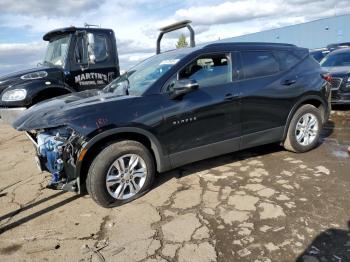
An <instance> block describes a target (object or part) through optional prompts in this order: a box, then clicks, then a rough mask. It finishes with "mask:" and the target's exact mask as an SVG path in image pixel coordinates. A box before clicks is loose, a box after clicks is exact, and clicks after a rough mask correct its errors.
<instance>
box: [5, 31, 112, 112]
mask: <svg viewBox="0 0 350 262" xmlns="http://www.w3.org/2000/svg"><path fill="white" fill-rule="evenodd" d="M78 32H87V33H97V34H102V35H105V36H106V39H107V46H108V49H109V50H108V51H109V57H108V59H106V60H105V61H102V62H100V63H96V64H90V65H81V64H78V63H77V62H76V61H75V60H74V47H75V45H76V42H77V39H78ZM67 34H70V35H71V40H70V42H69V47H68V53H67V56H66V61H65V63H64V66H63V67H59V66H53V65H48V66H38V67H37V68H32V69H28V70H25V71H20V72H15V73H11V74H7V75H4V76H1V77H0V107H4V108H7V107H12V108H16V107H30V106H32V105H33V104H34V102H35V101H36V98H38V96H39V95H41V94H43V92H45V93H46V94H47V95H48V96H49V97H53V96H50V92H51V93H52V94H53V92H55V93H54V94H56V93H57V94H67V93H72V92H77V91H82V90H86V89H96V88H98V89H101V88H103V87H104V86H105V85H107V84H108V83H109V82H110V81H111V80H113V79H114V78H116V77H118V76H119V60H118V54H117V46H116V40H115V36H114V33H113V31H112V30H110V29H101V28H75V27H69V28H62V29H56V30H53V31H51V32H49V33H47V34H45V35H44V37H43V39H44V40H45V41H50V39H52V38H54V37H57V36H60V35H67ZM39 71H46V72H47V73H48V75H47V77H45V78H41V79H33V80H23V79H21V76H23V75H25V74H28V73H33V72H39ZM85 73H102V74H104V75H107V76H108V81H105V83H104V84H103V85H97V86H96V85H86V86H79V84H78V83H76V81H75V77H76V76H77V75H80V74H85ZM20 88H21V89H25V90H26V91H27V96H26V98H25V99H24V100H21V101H10V102H8V101H2V100H1V96H2V94H3V93H4V92H6V91H9V90H13V89H20Z"/></svg>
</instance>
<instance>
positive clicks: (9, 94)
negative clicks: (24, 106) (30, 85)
mask: <svg viewBox="0 0 350 262" xmlns="http://www.w3.org/2000/svg"><path fill="white" fill-rule="evenodd" d="M26 96H27V90H25V89H13V90H9V91H6V92H5V93H4V94H3V95H2V98H1V100H2V101H7V102H10V101H21V100H23V99H25V98H26Z"/></svg>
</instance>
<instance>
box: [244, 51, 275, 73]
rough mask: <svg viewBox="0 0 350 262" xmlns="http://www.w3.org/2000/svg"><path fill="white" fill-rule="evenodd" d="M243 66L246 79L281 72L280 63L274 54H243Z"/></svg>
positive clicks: (252, 52)
mask: <svg viewBox="0 0 350 262" xmlns="http://www.w3.org/2000/svg"><path fill="white" fill-rule="evenodd" d="M241 55H242V64H243V72H244V77H245V78H255V77H262V76H269V75H273V74H275V73H277V72H278V71H280V68H279V63H278V61H277V59H276V57H275V56H274V55H273V53H272V52H268V51H247V52H242V53H241Z"/></svg>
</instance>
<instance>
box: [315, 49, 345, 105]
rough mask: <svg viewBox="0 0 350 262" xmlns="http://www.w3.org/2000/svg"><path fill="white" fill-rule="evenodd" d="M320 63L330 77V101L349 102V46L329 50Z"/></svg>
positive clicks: (336, 102)
mask: <svg viewBox="0 0 350 262" xmlns="http://www.w3.org/2000/svg"><path fill="white" fill-rule="evenodd" d="M320 64H321V66H322V68H323V69H324V70H326V71H328V72H329V73H330V75H331V77H332V80H331V83H332V103H333V104H350V48H341V49H337V50H335V51H333V52H331V53H330V54H329V55H328V56H326V57H325V58H324V59H323V60H322V61H321V63H320Z"/></svg>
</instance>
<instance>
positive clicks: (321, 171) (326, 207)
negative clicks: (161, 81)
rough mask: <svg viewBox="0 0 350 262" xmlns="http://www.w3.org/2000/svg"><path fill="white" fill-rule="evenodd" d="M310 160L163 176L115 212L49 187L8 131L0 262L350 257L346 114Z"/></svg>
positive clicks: (232, 157) (0, 141)
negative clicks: (137, 197) (148, 190)
mask: <svg viewBox="0 0 350 262" xmlns="http://www.w3.org/2000/svg"><path fill="white" fill-rule="evenodd" d="M321 142H322V143H320V146H319V147H318V148H317V149H315V150H313V151H311V152H308V153H305V154H293V153H290V152H286V151H284V150H283V148H281V147H280V146H278V145H268V146H263V147H259V148H254V149H250V150H245V151H242V152H238V153H233V154H229V155H225V156H222V157H218V158H214V159H210V160H206V161H201V162H199V163H196V164H192V165H188V166H185V167H183V168H181V169H177V170H174V171H172V172H168V173H166V174H162V175H159V176H158V177H157V179H156V185H155V187H154V188H153V189H152V190H151V191H150V192H149V193H148V194H147V195H145V196H143V197H142V198H141V199H138V200H136V201H134V202H132V203H130V204H127V205H124V206H122V207H119V208H114V209H103V208H101V207H99V206H97V205H96V204H95V203H94V202H93V201H92V200H91V199H90V198H89V196H78V195H75V194H73V193H62V192H60V191H51V190H49V189H45V185H46V183H47V181H48V179H49V174H47V173H43V174H41V173H39V171H38V170H37V167H36V165H35V163H34V161H33V154H34V150H33V147H32V145H31V142H30V141H29V140H28V139H27V138H26V136H25V135H24V134H22V133H18V132H15V131H14V130H12V129H11V128H9V127H4V126H2V127H0V261H255V262H258V261H260V262H267V261H296V260H298V261H305V262H317V261H337V262H345V261H350V231H349V225H348V223H349V220H350V201H349V196H350V156H349V155H348V153H347V150H346V148H347V146H348V145H350V110H349V108H340V109H339V110H337V111H334V112H333V113H332V116H331V121H330V122H329V123H328V124H327V126H326V128H325V129H324V132H323V135H322V141H321Z"/></svg>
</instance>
